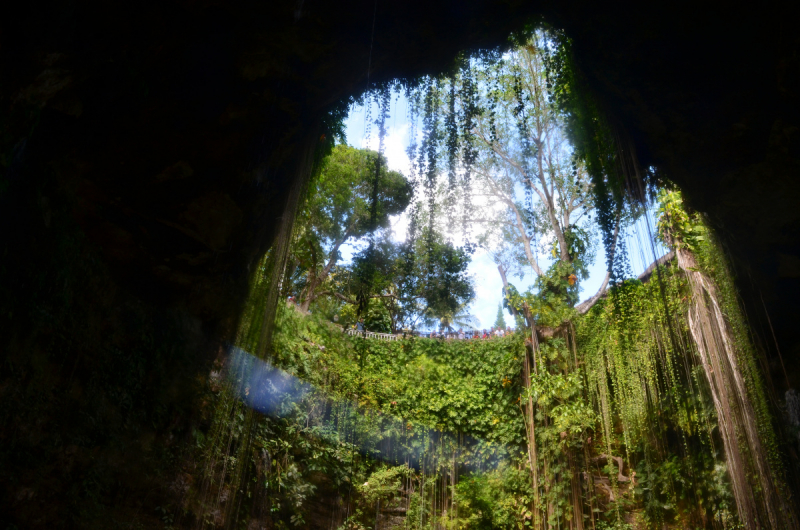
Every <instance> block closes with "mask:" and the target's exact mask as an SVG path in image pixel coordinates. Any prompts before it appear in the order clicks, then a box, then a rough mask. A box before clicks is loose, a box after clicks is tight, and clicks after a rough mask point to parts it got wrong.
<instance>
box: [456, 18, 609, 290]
mask: <svg viewBox="0 0 800 530" xmlns="http://www.w3.org/2000/svg"><path fill="white" fill-rule="evenodd" d="M548 46H549V42H548V37H547V35H546V34H545V33H543V32H536V33H534V34H533V35H532V36H531V38H530V40H529V41H528V42H527V43H526V45H524V46H521V47H519V48H516V49H514V50H512V51H510V52H508V53H507V54H505V55H504V56H503V58H502V59H501V60H499V61H497V62H495V63H476V65H475V66H476V70H477V72H478V73H477V74H476V76H477V81H478V83H479V84H480V86H481V87H482V89H481V90H480V91H479V94H478V96H477V98H478V104H477V107H478V108H479V109H482V111H481V112H479V113H478V114H477V115H476V118H475V123H474V126H473V127H472V128H471V129H470V131H469V134H470V135H471V136H472V138H471V140H470V144H469V145H470V146H473V147H474V150H471V149H467V148H466V147H463V148H462V149H461V151H460V153H461V156H462V165H466V162H467V161H466V157H467V156H472V157H473V158H474V160H473V161H472V163H471V165H470V167H471V171H472V174H473V176H474V179H473V186H474V189H475V192H476V193H475V194H474V195H475V196H479V197H481V198H483V199H484V200H483V201H480V203H479V204H476V206H477V207H476V208H475V212H474V215H473V216H472V219H473V220H472V222H473V224H474V225H477V226H478V228H479V231H480V232H481V242H482V243H483V244H484V246H486V247H487V248H489V249H490V250H491V251H492V254H493V258H494V259H495V262H496V263H497V264H498V271H499V273H500V275H501V278H502V279H503V283H504V285H505V286H506V287H507V286H508V277H509V276H511V275H518V276H520V277H521V276H522V275H523V271H524V270H525V269H527V268H528V267H530V268H531V269H532V270H533V272H534V273H535V274H536V275H537V276H542V275H543V274H545V272H546V271H545V268H546V267H545V266H544V265H543V264H542V261H541V258H540V255H541V254H542V253H544V252H546V253H548V254H550V253H552V258H553V259H554V260H556V261H561V262H563V263H566V264H570V265H571V269H572V270H569V269H570V267H561V268H560V270H561V271H565V272H567V275H566V277H565V279H567V278H571V282H572V283H571V285H573V284H577V282H579V281H580V279H586V278H587V277H588V270H587V269H588V265H589V264H590V263H591V262H592V261H593V260H594V257H595V249H596V244H595V243H594V240H595V239H596V238H594V237H593V236H594V235H595V232H596V228H595V226H594V225H593V224H591V220H590V214H591V212H592V211H593V210H594V201H593V195H592V184H591V180H590V179H589V177H588V175H587V173H586V169H585V167H584V164H583V163H582V162H581V161H580V160H578V159H576V158H575V157H574V153H573V149H572V146H571V145H570V144H569V142H568V141H567V138H566V134H565V129H564V118H563V116H562V115H561V113H560V111H559V109H558V107H557V105H555V103H554V102H553V101H552V100H551V98H550V96H549V93H548V87H547V72H546V68H545V61H546V58H547V55H548V53H550V52H549V49H548ZM467 81H468V80H467V79H466V78H463V74H462V80H461V83H462V84H465V83H467ZM454 82H455V81H454ZM470 82H472V81H470ZM458 93H463V90H462V91H459V92H458ZM445 99H446V98H445ZM466 104H467V103H466V102H465V101H462V102H461V106H462V107H464V106H465V105H466ZM609 276H610V273H608V274H606V278H605V281H604V283H603V285H602V286H601V289H600V290H601V291H602V290H603V289H605V287H606V285H607V283H608V279H609Z"/></svg>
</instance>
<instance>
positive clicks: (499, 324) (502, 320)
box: [494, 304, 506, 329]
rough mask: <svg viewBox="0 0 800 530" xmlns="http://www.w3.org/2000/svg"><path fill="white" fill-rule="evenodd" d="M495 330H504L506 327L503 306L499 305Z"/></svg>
mask: <svg viewBox="0 0 800 530" xmlns="http://www.w3.org/2000/svg"><path fill="white" fill-rule="evenodd" d="M494 327H495V328H503V329H505V327H506V319H505V315H503V306H502V305H501V304H497V318H496V319H495V321H494Z"/></svg>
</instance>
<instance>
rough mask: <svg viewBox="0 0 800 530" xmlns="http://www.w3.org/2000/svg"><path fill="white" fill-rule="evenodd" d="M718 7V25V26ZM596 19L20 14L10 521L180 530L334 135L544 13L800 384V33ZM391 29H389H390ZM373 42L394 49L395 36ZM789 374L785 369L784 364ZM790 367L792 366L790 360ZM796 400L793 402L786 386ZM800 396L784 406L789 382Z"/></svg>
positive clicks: (146, 11)
mask: <svg viewBox="0 0 800 530" xmlns="http://www.w3.org/2000/svg"><path fill="white" fill-rule="evenodd" d="M706 7H710V6H706ZM789 9H790V6H789V4H788V3H787V4H786V6H784V7H782V8H778V7H777V6H776V7H770V6H755V7H752V6H751V7H749V8H748V9H747V10H744V9H743V10H741V11H732V10H731V8H729V7H726V8H725V10H721V9H710V8H709V9H705V8H703V6H700V5H698V4H691V5H685V6H675V5H672V4H669V5H666V4H665V6H664V7H663V8H659V7H652V6H646V7H642V6H638V7H627V8H626V7H624V6H622V5H618V4H616V3H615V4H613V5H611V4H610V3H606V4H602V3H597V2H583V1H572V2H560V3H549V2H525V1H521V0H520V1H516V0H506V1H492V2H490V1H472V2H457V1H444V2H421V1H411V2H408V1H405V2H400V1H384V0H378V1H377V2H352V1H348V2H323V1H321V0H305V1H304V0H294V1H287V2H270V1H260V2H256V1H252V0H239V1H233V2H218V3H215V2H203V1H190V0H187V1H174V2H173V1H164V2H140V3H129V4H120V3H113V2H112V3H109V2H91V1H80V0H75V1H62V2H50V3H47V2H27V3H25V2H21V3H17V4H16V5H14V6H13V8H9V9H7V10H5V16H3V17H2V18H0V105H1V107H0V109H1V110H0V171H1V173H0V227H2V228H0V230H1V231H2V232H0V233H2V236H0V348H2V351H3V359H2V360H3V363H2V367H1V368H0V370H2V371H1V372H0V399H2V403H3V408H2V412H0V420H2V424H0V488H2V489H1V490H0V491H1V493H0V514H3V515H2V516H0V518H5V519H8V520H9V521H11V522H14V523H15V524H16V525H17V526H19V527H20V528H25V527H40V526H41V527H44V526H48V527H77V526H80V527H91V526H97V527H103V528H107V527H109V524H110V523H109V521H118V522H119V523H120V525H123V524H124V523H126V522H127V521H139V522H140V523H142V524H145V525H146V526H152V525H157V524H163V522H164V521H163V520H162V518H160V517H158V516H157V513H158V512H157V511H156V508H157V507H160V506H161V507H163V506H164V505H165V504H169V503H172V502H177V501H176V500H175V498H176V495H177V493H175V491H174V488H172V489H171V487H170V484H172V482H171V479H170V478H169V477H172V476H173V474H172V472H173V471H174V467H175V465H176V461H179V460H180V457H181V454H182V452H183V451H184V448H185V447H187V445H189V444H190V442H191V440H192V432H193V430H194V429H201V430H202V428H203V425H199V424H197V416H198V415H197V411H198V410H199V409H200V407H201V404H199V403H197V399H196V398H195V396H197V388H198V385H199V383H198V375H199V374H202V373H203V372H204V370H206V369H207V366H208V363H209V362H210V361H211V360H212V359H213V358H214V356H216V355H217V354H218V353H219V351H220V348H221V346H222V345H223V343H224V342H225V340H227V339H230V338H231V336H232V333H234V331H235V329H236V324H237V318H238V314H239V311H240V309H241V304H242V303H243V300H244V295H245V292H246V288H247V281H248V278H249V275H250V273H251V271H252V267H253V265H254V264H255V263H256V261H257V260H258V258H259V257H260V256H261V255H263V253H264V252H265V251H266V250H267V249H268V248H269V246H270V244H271V242H272V239H273V237H274V234H275V230H276V228H277V226H278V221H279V218H280V216H282V215H284V214H289V215H290V214H291V213H292V212H286V203H287V197H288V194H289V190H290V187H291V185H292V184H293V183H295V182H297V181H298V180H302V179H303V178H305V176H307V174H308V170H307V160H308V157H309V153H311V152H313V151H315V150H318V149H319V148H320V146H321V145H322V144H324V143H325V140H324V139H323V138H322V134H324V133H325V131H326V129H325V124H324V119H325V114H326V112H327V111H329V110H330V109H333V108H335V107H336V106H337V105H340V103H341V102H342V101H343V100H346V98H348V97H351V96H353V95H357V94H358V93H359V92H360V91H361V90H363V88H364V87H365V86H366V83H367V65H368V64H369V63H371V65H372V69H371V72H370V77H371V79H372V80H380V79H389V78H392V77H398V76H399V77H409V76H416V75H419V74H421V73H433V72H437V71H440V70H442V69H443V68H447V67H448V66H449V65H450V62H451V60H452V58H453V57H454V55H455V54H456V53H457V52H458V51H459V50H461V49H464V48H467V47H476V46H490V45H495V44H498V43H501V42H503V41H504V39H505V37H506V35H507V34H508V33H509V31H511V30H515V29H519V28H521V27H522V25H523V24H524V23H525V22H526V21H529V20H533V19H534V17H537V16H540V15H543V16H544V17H545V18H547V19H548V20H550V21H551V22H553V23H555V24H557V25H559V26H561V27H563V28H565V29H566V30H567V32H568V33H569V34H570V36H571V37H573V38H574V39H575V46H576V51H577V53H578V57H579V60H580V64H581V67H582V69H583V70H584V72H585V74H586V75H587V78H588V79H589V82H590V85H591V86H592V88H593V90H594V91H595V93H596V95H597V97H598V98H599V99H600V101H602V102H603V104H604V105H605V107H606V110H607V111H608V112H609V113H610V114H611V115H612V116H614V117H615V119H616V120H618V121H619V123H620V124H621V125H622V127H623V128H624V129H625V130H627V131H628V133H629V134H630V135H631V137H632V138H633V140H634V143H635V146H636V148H637V151H638V154H639V156H640V158H641V160H642V162H643V163H644V164H645V165H650V164H653V165H658V166H659V168H660V169H661V170H663V171H665V172H666V174H667V175H668V176H669V177H670V178H672V179H674V180H675V182H677V183H679V184H680V185H681V186H682V187H683V188H684V189H685V190H686V194H687V196H688V199H689V201H690V203H691V204H692V205H693V206H694V207H696V208H697V209H699V210H701V211H704V212H707V213H708V214H709V218H710V220H711V222H712V223H713V224H714V226H715V227H716V228H717V229H718V230H719V232H720V234H721V235H722V237H723V239H724V241H725V242H726V245H727V247H728V248H729V250H730V254H731V256H732V257H733V259H734V263H735V265H736V268H737V271H739V273H740V281H739V285H740V288H741V289H742V293H743V296H744V299H745V302H746V305H747V308H748V311H749V313H750V314H751V317H752V318H753V321H754V322H755V323H756V324H758V325H757V326H756V327H757V329H758V330H761V332H763V333H762V335H763V336H764V337H767V338H769V337H771V335H770V334H769V332H768V331H767V329H768V328H767V323H766V322H765V319H764V316H763V315H764V312H763V306H762V305H761V297H762V295H763V298H764V302H765V304H766V305H767V307H769V309H770V317H771V323H772V324H773V325H774V328H775V332H776V335H777V337H778V343H779V344H780V346H781V350H782V352H783V355H784V360H785V361H786V364H787V366H788V368H789V370H790V375H789V377H790V383H791V384H792V385H796V384H797V377H800V370H798V360H800V351H798V348H800V340H799V338H800V335H798V331H797V330H798V328H797V326H796V324H795V323H796V322H797V320H798V317H800V315H798V304H797V299H798V295H800V292H798V291H799V290H800V283H799V282H800V246H799V245H800V232H799V231H798V230H800V224H798V221H800V189H798V163H799V162H800V143H798V142H800V140H798V138H800V137H799V136H798V134H800V132H799V131H800V129H798V127H800V120H798V70H799V68H798V55H797V53H798V38H797V34H796V33H795V32H794V31H793V24H794V22H795V21H796V20H797V17H796V13H793V12H791V11H789ZM373 26H374V32H373ZM373 35H374V38H373ZM773 353H774V352H773ZM770 362H771V363H772V364H771V367H772V368H773V370H777V369H778V368H777V364H776V362H775V356H774V355H773V357H772V359H771V361H770ZM777 382H778V383H779V384H782V383H780V381H777ZM784 386H785V385H784Z"/></svg>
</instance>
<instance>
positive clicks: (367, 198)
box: [164, 31, 798, 530]
mask: <svg viewBox="0 0 800 530" xmlns="http://www.w3.org/2000/svg"><path fill="white" fill-rule="evenodd" d="M515 38H516V41H515V44H516V45H517V47H516V48H513V49H512V50H511V51H508V52H505V53H502V54H501V53H499V52H493V53H490V52H486V53H484V54H482V55H478V56H477V57H462V58H461V59H460V60H459V62H458V64H457V65H456V67H455V68H454V69H453V71H452V72H451V73H450V74H449V75H448V76H442V77H441V78H424V79H422V80H416V81H414V82H404V83H405V84H402V85H398V86H400V88H401V89H402V90H403V91H404V94H405V97H406V98H407V99H408V101H409V102H410V103H411V106H412V109H413V112H412V117H413V120H417V119H419V120H420V123H419V124H417V122H416V121H415V122H414V124H415V127H416V125H420V128H419V134H417V132H416V130H415V132H414V133H413V134H412V135H411V138H412V145H411V146H410V148H409V156H410V158H411V159H412V161H413V163H414V168H413V174H412V175H406V176H404V175H401V174H400V173H397V172H393V171H388V169H387V161H386V159H385V157H384V154H383V140H384V135H385V128H386V119H387V115H388V109H389V102H390V97H391V90H392V89H394V88H397V87H392V86H381V87H376V88H375V89H374V90H373V91H372V92H371V93H370V95H368V96H365V97H367V99H368V100H370V98H373V99H374V101H375V102H376V104H377V108H378V110H379V112H378V116H377V117H376V118H375V120H374V124H375V125H376V126H377V127H378V132H379V138H380V147H379V149H378V152H373V151H368V150H363V149H356V148H352V147H347V146H346V145H343V144H338V145H336V146H335V147H333V148H332V151H331V152H330V154H328V156H327V157H326V158H325V159H324V160H323V161H322V162H321V164H320V165H319V168H318V171H317V173H316V175H315V177H314V180H313V181H312V183H311V187H310V190H309V192H308V195H307V199H306V201H305V204H304V207H303V210H302V212H301V214H300V216H299V218H298V220H297V222H296V225H295V227H294V230H293V232H292V234H291V236H290V237H287V239H286V241H285V247H286V248H285V260H284V259H283V257H282V256H281V255H280V252H279V251H278V250H276V249H273V251H271V252H270V254H268V255H267V256H266V257H265V258H264V260H263V263H262V267H261V268H260V270H259V271H257V273H256V274H255V276H254V280H253V288H252V293H251V300H250V303H249V305H248V308H247V312H246V314H245V315H244V317H243V322H242V325H241V332H240V335H239V339H238V341H237V344H235V345H232V347H231V352H230V355H229V356H227V357H225V356H223V357H224V358H223V357H221V358H220V361H219V366H218V367H217V370H215V371H214V372H213V373H212V376H211V378H210V380H209V382H208V387H207V401H206V403H207V407H208V409H207V421H208V425H207V427H208V431H207V432H208V434H205V435H203V434H200V431H198V434H197V436H196V442H197V457H196V459H195V465H196V467H195V468H194V471H193V473H195V474H199V475H201V476H202V477H203V478H202V480H198V481H196V482H195V484H194V485H193V486H192V487H191V488H188V489H189V491H190V493H191V494H190V495H189V496H188V497H187V498H189V499H190V500H187V503H186V505H185V506H183V507H181V508H180V509H177V508H175V509H166V508H165V510H164V521H165V522H167V523H169V524H172V522H173V521H174V520H175V519H176V518H181V517H193V518H195V519H196V520H197V521H198V522H199V524H200V526H203V525H208V526H210V527H214V526H222V525H225V526H227V527H231V528H232V527H236V526H237V525H246V524H247V521H248V520H249V521H255V522H256V523H257V524H260V525H262V526H264V527H274V528H294V527H298V528H302V527H321V526H329V527H338V528H341V529H343V530H344V529H366V528H375V529H378V528H409V529H410V528H414V529H420V530H422V529H428V528H430V529H445V528H448V529H450V528H452V529H488V528H508V529H511V528H537V529H540V528H548V529H551V528H559V529H561V528H569V529H585V528H592V529H593V530H594V529H602V530H605V529H617V530H624V529H634V528H731V529H732V528H797V527H798V521H797V516H796V512H795V508H794V498H793V496H792V495H793V494H792V491H791V488H790V482H791V480H792V479H791V476H790V475H791V473H790V470H788V469H787V467H786V465H785V463H784V462H785V459H784V451H785V447H784V445H785V442H783V441H782V437H781V434H780V429H779V428H778V423H779V422H780V419H779V417H778V416H776V409H775V407H774V406H773V404H772V403H771V397H770V396H771V394H770V392H771V391H770V389H769V385H768V381H766V380H765V379H764V376H763V375H762V371H761V369H760V365H759V363H760V355H761V354H760V352H759V350H758V349H757V348H756V343H755V341H754V338H753V336H752V334H751V332H750V330H749V329H748V325H747V320H746V318H745V315H744V314H743V313H742V311H741V308H740V306H739V302H738V299H737V295H736V292H735V289H734V287H733V282H732V278H731V271H730V269H729V267H728V265H727V264H726V261H725V258H724V254H723V252H722V251H721V249H720V247H719V245H718V243H717V242H716V239H715V236H714V234H713V233H711V231H710V230H709V229H708V228H706V226H705V224H704V222H703V217H702V215H701V214H700V213H698V212H692V211H689V210H688V209H686V208H685V207H684V205H683V202H682V199H681V196H680V192H679V191H678V190H676V189H674V188H673V187H671V186H670V185H669V182H668V181H666V180H665V179H664V178H662V177H661V176H659V175H658V174H657V172H656V171H655V170H652V168H651V170H648V171H646V172H639V170H638V169H637V168H636V167H635V157H634V155H632V154H631V153H630V152H629V151H626V148H627V145H628V144H627V143H626V140H625V139H624V138H621V137H620V136H619V135H618V134H617V133H616V132H615V131H614V129H613V127H611V126H608V125H607V123H606V122H604V121H603V119H602V118H603V115H602V109H599V108H597V107H596V106H595V105H593V103H592V101H590V100H586V99H582V96H581V94H582V92H581V90H580V83H581V80H580V79H579V78H576V76H575V74H574V71H573V70H572V69H571V68H570V61H571V58H570V49H569V41H568V39H566V38H565V37H564V36H563V35H560V34H559V33H558V32H551V33H544V32H541V31H538V32H534V33H529V34H527V35H525V36H517V37H515ZM371 119H372V118H370V120H371ZM418 140H419V143H417V142H418ZM655 209H657V211H655ZM401 212H406V215H408V218H409V231H408V236H407V238H406V240H405V241H402V242H398V241H395V240H394V239H393V237H392V235H391V233H390V231H389V230H388V227H389V219H390V216H394V215H398V214H400V213H401ZM651 216H653V217H654V219H655V221H656V223H657V225H656V226H652V227H651V228H652V230H651V231H650V232H649V233H648V234H646V235H644V236H642V238H641V240H642V241H643V248H645V249H646V250H647V251H650V250H652V249H655V245H656V244H659V245H664V246H665V247H667V248H669V249H670V253H669V254H668V255H666V256H665V257H664V259H661V260H658V261H656V258H661V257H662V256H659V255H653V256H652V260H653V261H654V266H653V267H651V268H650V269H648V271H646V272H645V273H644V274H643V275H641V276H640V277H639V278H635V277H633V276H632V274H631V272H630V264H629V260H628V257H627V254H628V252H629V249H628V246H629V245H630V241H631V238H630V237H626V234H629V230H630V228H631V227H632V226H634V224H635V223H636V222H639V221H641V222H644V223H645V224H646V225H647V226H648V227H650V225H649V224H648V223H649V222H650V219H651ZM453 227H458V228H459V229H460V230H461V234H462V237H461V239H460V241H461V244H456V243H454V241H456V238H453V237H452V230H453ZM498 242H499V244H498ZM600 244H602V245H603V246H604V249H605V255H606V259H607V267H606V271H607V272H606V276H605V279H604V281H603V283H602V285H601V287H600V289H599V290H598V292H597V293H593V294H592V296H591V297H590V298H589V299H588V300H586V301H585V302H583V303H578V302H579V301H580V300H579V297H578V295H579V287H580V283H581V281H584V280H586V278H587V277H588V274H589V272H588V270H589V266H590V265H591V263H592V262H593V261H594V259H595V257H596V253H597V250H598V246H599V245H600ZM346 245H353V246H354V248H355V249H356V250H355V252H354V256H353V258H352V260H349V261H345V260H343V259H342V256H341V249H342V248H343V246H346ZM476 248H483V249H486V250H487V251H489V252H491V254H492V257H493V258H494V260H495V263H496V264H497V265H498V272H499V274H500V275H501V277H502V280H503V284H504V290H503V296H504V298H503V308H502V310H501V313H500V315H498V325H501V324H500V322H501V321H502V320H503V319H504V318H508V319H509V320H510V321H513V322H515V323H516V328H515V331H514V332H513V333H508V334H506V335H505V336H503V337H493V338H489V339H453V340H445V339H442V338H439V339H432V338H425V337H418V336H415V335H414V334H413V333H411V332H412V331H413V330H415V329H419V328H420V327H424V326H435V327H440V328H442V329H453V328H458V327H465V326H466V325H468V323H469V322H470V318H469V314H468V313H469V312H468V308H469V304H470V302H472V301H473V300H474V296H475V291H474V281H475V280H474V279H472V278H470V277H469V275H468V273H467V267H468V265H469V263H470V259H471V256H472V254H473V252H474V251H475V249H476ZM639 250H640V251H641V249H639ZM653 254H655V251H654V250H653ZM284 264H286V266H284ZM526 268H529V269H530V270H532V271H534V272H535V276H536V279H535V282H534V284H533V285H531V286H530V287H528V288H525V289H522V288H518V287H517V286H516V285H515V284H514V283H513V282H515V281H516V280H515V277H516V278H519V279H520V280H522V278H523V277H524V276H523V274H522V272H523V271H524V269H526ZM287 298H288V302H287ZM270 300H272V305H270V302H269V301H270ZM503 312H505V314H504V313H503ZM356 323H360V324H359V326H360V327H359V329H362V327H366V329H368V330H370V331H382V332H386V333H395V334H396V338H397V340H387V341H383V340H378V339H370V338H365V337H364V336H363V335H362V336H359V335H358V334H356V335H348V334H346V333H344V331H343V330H344V329H350V328H352V327H353V326H354V325H356ZM320 504H326V505H328V506H333V507H334V508H332V509H331V510H332V511H331V510H328V511H327V512H326V513H333V514H337V515H335V516H333V515H331V516H329V519H328V520H326V521H320V520H319V519H318V518H317V516H316V515H315V513H316V512H315V510H316V511H320V512H323V511H324V510H318V507H319V505H320ZM242 527H244V526H242ZM248 528H249V527H248Z"/></svg>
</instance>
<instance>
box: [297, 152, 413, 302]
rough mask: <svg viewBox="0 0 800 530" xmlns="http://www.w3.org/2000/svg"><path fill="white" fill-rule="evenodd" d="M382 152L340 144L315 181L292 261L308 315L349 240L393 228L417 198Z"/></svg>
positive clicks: (299, 223) (301, 300)
mask: <svg viewBox="0 0 800 530" xmlns="http://www.w3.org/2000/svg"><path fill="white" fill-rule="evenodd" d="M378 156H379V155H378V153H376V152H373V151H369V150H366V149H356V148H354V147H349V146H347V145H337V146H336V147H334V149H333V152H332V153H331V154H330V155H329V156H328V157H326V158H325V160H324V161H323V163H322V167H321V170H320V172H319V175H318V177H317V178H316V179H315V181H314V182H312V184H311V187H310V189H309V192H308V194H307V198H306V201H305V204H304V206H303V209H302V212H301V214H300V215H299V216H298V220H297V223H296V228H295V236H294V242H293V245H292V255H291V261H292V262H293V264H294V270H292V271H290V272H289V275H290V276H291V275H294V277H295V279H296V284H295V288H296V290H297V291H299V301H300V307H301V308H302V309H304V310H308V308H309V306H310V304H311V303H312V302H313V301H314V300H315V299H316V298H317V297H318V296H320V293H321V292H322V291H323V289H322V287H323V285H324V284H326V282H328V281H329V280H330V275H331V272H332V271H333V270H334V267H335V266H336V263H337V262H338V261H339V260H340V258H341V255H340V249H341V247H342V245H344V244H345V243H347V242H349V241H354V240H357V239H359V238H362V237H364V236H366V235H367V234H368V233H370V232H373V231H375V230H379V229H383V228H386V227H388V225H389V218H390V216H392V215H397V214H400V213H401V212H403V211H404V210H405V209H406V207H407V206H408V203H409V201H410V199H411V193H412V189H411V186H410V184H409V182H408V180H407V179H406V178H405V177H404V176H403V175H402V174H400V173H398V172H397V171H389V170H388V169H387V165H386V160H385V159H384V158H383V157H382V156H381V159H380V162H379V167H380V171H379V173H378V177H377V182H376V177H375V173H376V171H375V168H376V163H378V160H377V158H378Z"/></svg>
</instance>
